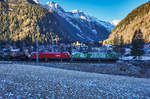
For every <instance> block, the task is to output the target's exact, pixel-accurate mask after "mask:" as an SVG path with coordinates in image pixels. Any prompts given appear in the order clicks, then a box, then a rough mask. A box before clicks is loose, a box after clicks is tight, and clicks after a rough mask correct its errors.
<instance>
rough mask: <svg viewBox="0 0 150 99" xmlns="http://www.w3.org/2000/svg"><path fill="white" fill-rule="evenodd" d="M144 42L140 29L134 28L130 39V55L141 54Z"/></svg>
mask: <svg viewBox="0 0 150 99" xmlns="http://www.w3.org/2000/svg"><path fill="white" fill-rule="evenodd" d="M144 44H145V42H144V39H143V35H142V32H141V30H140V29H139V30H136V31H135V33H134V36H133V39H132V48H131V55H132V56H136V57H137V56H138V57H139V56H142V55H143V54H144V50H143V48H144Z"/></svg>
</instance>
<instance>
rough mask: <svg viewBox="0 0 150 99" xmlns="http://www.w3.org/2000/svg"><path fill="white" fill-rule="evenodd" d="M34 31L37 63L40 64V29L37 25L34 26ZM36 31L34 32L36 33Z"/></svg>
mask: <svg viewBox="0 0 150 99" xmlns="http://www.w3.org/2000/svg"><path fill="white" fill-rule="evenodd" d="M34 29H35V30H36V34H37V36H36V62H37V63H38V62H39V27H37V24H34ZM35 30H34V31H35Z"/></svg>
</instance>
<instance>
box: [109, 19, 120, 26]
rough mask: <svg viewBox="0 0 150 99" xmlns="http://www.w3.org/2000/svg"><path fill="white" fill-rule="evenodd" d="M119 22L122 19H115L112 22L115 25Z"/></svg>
mask: <svg viewBox="0 0 150 99" xmlns="http://www.w3.org/2000/svg"><path fill="white" fill-rule="evenodd" d="M119 22H120V20H113V21H112V22H111V24H113V25H115V26H116V25H118V24H119Z"/></svg>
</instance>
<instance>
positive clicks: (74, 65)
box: [0, 61, 150, 78]
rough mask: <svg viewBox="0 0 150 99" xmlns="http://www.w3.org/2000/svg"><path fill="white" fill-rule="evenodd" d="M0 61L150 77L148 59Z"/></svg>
mask: <svg viewBox="0 0 150 99" xmlns="http://www.w3.org/2000/svg"><path fill="white" fill-rule="evenodd" d="M0 63H5V64H7V63H9V64H20V66H21V65H32V66H43V67H52V68H59V69H64V70H74V71H81V72H90V73H99V74H110V75H123V76H130V77H131V76H133V77H138V78H150V64H149V63H150V62H149V61H117V62H61V61H55V62H39V63H36V62H33V61H32V62H25V61H11V62H10V61H9V62H8V61H2V62H0Z"/></svg>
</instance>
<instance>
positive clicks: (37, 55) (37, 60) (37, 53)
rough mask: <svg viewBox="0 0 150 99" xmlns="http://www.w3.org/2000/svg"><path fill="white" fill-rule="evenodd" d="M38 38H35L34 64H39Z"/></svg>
mask: <svg viewBox="0 0 150 99" xmlns="http://www.w3.org/2000/svg"><path fill="white" fill-rule="evenodd" d="M38 41H39V36H37V38H36V62H37V63H38V62H39V42H38Z"/></svg>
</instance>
